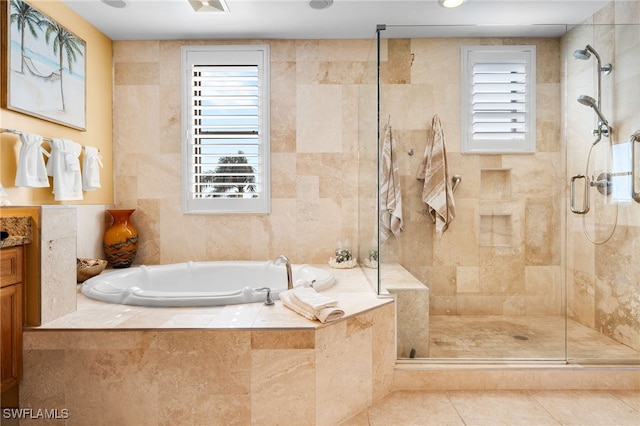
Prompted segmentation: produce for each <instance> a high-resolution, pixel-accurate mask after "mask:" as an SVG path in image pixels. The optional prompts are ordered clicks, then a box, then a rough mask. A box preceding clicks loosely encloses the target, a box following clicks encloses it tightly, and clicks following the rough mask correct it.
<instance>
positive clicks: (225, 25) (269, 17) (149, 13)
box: [62, 0, 610, 40]
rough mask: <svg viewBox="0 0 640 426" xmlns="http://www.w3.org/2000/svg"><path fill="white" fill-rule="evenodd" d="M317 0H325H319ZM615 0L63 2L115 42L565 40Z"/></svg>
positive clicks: (132, 0)
mask: <svg viewBox="0 0 640 426" xmlns="http://www.w3.org/2000/svg"><path fill="white" fill-rule="evenodd" d="M316 1H317V0H316ZM609 1H610V0H546V1H543V0H467V1H466V3H464V4H463V5H462V6H461V7H459V8H457V9H445V8H443V7H441V6H439V4H438V1H437V0H409V1H404V0H393V1H383V0H334V1H333V4H332V5H331V6H330V7H329V8H327V9H322V10H318V9H314V8H311V7H310V5H309V0H226V4H227V6H228V8H229V13H224V12H195V11H194V9H193V8H192V7H191V5H190V4H189V1H188V0H124V2H125V3H126V6H125V7H124V8H114V7H110V6H108V5H106V4H105V3H103V2H102V1H101V0H62V2H63V3H64V4H66V5H67V6H68V7H69V8H71V9H72V10H74V11H75V12H76V13H77V14H78V15H80V16H82V17H83V18H84V19H85V20H87V21H88V22H90V23H91V24H92V25H93V26H95V27H96V28H98V29H99V30H100V31H102V32H103V33H104V34H105V35H107V36H108V37H109V38H111V39H112V40H171V39H354V38H365V39H366V38H373V37H374V36H375V33H376V27H377V25H378V24H385V25H386V30H385V31H382V32H381V34H382V36H383V37H385V38H399V37H453V36H522V37H525V36H529V37H558V36H561V35H562V34H564V33H565V32H566V30H567V28H571V27H572V26H573V25H576V24H579V23H582V22H584V20H586V19H587V18H589V17H590V16H592V15H593V14H594V13H595V12H596V11H598V10H600V9H601V8H602V7H604V6H605V5H606V4H607V3H609Z"/></svg>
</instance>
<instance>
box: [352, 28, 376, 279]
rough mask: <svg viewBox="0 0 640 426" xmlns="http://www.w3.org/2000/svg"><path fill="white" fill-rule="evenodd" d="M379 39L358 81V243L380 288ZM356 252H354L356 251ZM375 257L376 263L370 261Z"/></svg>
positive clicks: (366, 267) (361, 256) (359, 252)
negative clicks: (378, 267)
mask: <svg viewBox="0 0 640 426" xmlns="http://www.w3.org/2000/svg"><path fill="white" fill-rule="evenodd" d="M377 46H378V39H377V37H374V38H373V39H372V40H371V41H370V47H369V54H368V56H367V59H366V62H365V67H364V70H363V71H362V74H361V79H360V84H359V85H358V90H359V93H358V95H359V96H358V158H359V167H358V235H359V237H358V245H357V246H358V247H357V259H358V260H359V264H360V265H361V266H362V270H363V272H364V273H365V276H366V277H367V279H368V281H369V283H370V284H371V287H372V288H373V289H376V291H377V289H378V282H379V280H378V269H377V256H378V214H377V212H378V195H377V194H378V191H377V187H378V147H377V143H376V140H377V137H378V135H377V130H376V129H377V122H378V116H377V111H378V84H377V75H378V56H377ZM355 254H356V253H354V255H355ZM367 260H371V261H373V262H374V263H371V262H367Z"/></svg>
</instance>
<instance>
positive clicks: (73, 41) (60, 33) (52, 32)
mask: <svg viewBox="0 0 640 426" xmlns="http://www.w3.org/2000/svg"><path fill="white" fill-rule="evenodd" d="M43 22H44V24H43V25H45V26H46V30H45V34H44V35H45V40H46V41H47V44H49V40H50V39H51V38H52V37H53V54H54V55H58V66H59V68H58V73H59V74H60V97H61V100H62V110H63V111H64V110H65V105H64V86H63V81H64V79H63V78H62V70H63V69H64V58H65V56H66V58H67V66H68V67H69V74H71V72H72V71H73V64H74V63H75V62H76V61H77V60H78V56H83V55H84V42H83V41H82V40H80V39H79V38H77V37H76V36H75V35H73V34H71V33H70V32H69V31H67V29H66V28H64V27H63V26H61V25H60V24H58V23H57V22H52V21H50V20H48V19H47V20H45V21H43Z"/></svg>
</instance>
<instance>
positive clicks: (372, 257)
mask: <svg viewBox="0 0 640 426" xmlns="http://www.w3.org/2000/svg"><path fill="white" fill-rule="evenodd" d="M362 263H364V266H366V267H367V268H371V269H376V268H377V267H378V250H375V249H371V250H369V257H368V258H366V259H365V260H364V262H362Z"/></svg>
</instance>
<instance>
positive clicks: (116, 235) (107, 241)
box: [103, 209, 138, 268]
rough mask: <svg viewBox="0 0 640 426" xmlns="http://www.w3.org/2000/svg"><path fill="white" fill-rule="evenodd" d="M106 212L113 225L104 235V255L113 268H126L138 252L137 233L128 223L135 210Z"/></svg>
mask: <svg viewBox="0 0 640 426" xmlns="http://www.w3.org/2000/svg"><path fill="white" fill-rule="evenodd" d="M107 211H108V212H109V214H110V215H111V217H113V223H112V224H111V226H109V227H108V228H107V230H106V231H105V233H104V239H103V247H104V254H105V255H106V256H107V261H108V262H109V263H110V264H111V266H113V267H114V268H128V267H129V266H131V264H132V263H133V260H134V259H135V258H136V254H137V252H138V231H137V230H136V228H134V226H133V225H132V224H131V222H129V217H130V216H131V215H132V214H133V212H135V211H136V210H135V209H129V210H107Z"/></svg>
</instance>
